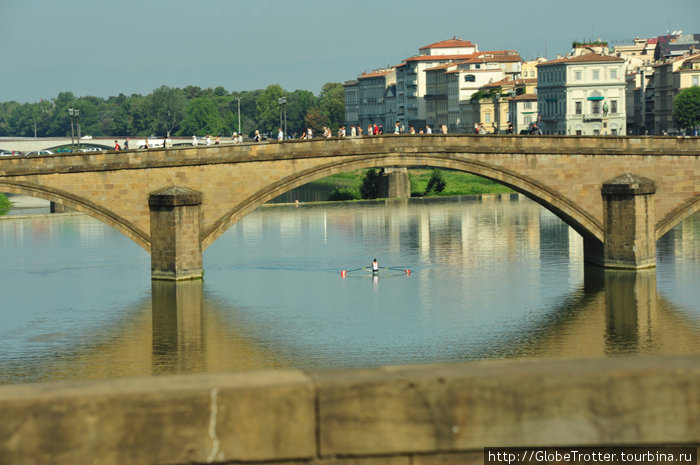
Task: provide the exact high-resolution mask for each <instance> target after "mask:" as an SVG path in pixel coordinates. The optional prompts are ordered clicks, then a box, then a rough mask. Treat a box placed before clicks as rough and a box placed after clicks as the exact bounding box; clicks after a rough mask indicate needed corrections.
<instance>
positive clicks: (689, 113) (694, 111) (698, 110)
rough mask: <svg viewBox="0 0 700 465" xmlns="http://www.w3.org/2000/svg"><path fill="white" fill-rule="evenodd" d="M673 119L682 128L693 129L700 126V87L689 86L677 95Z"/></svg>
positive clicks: (674, 101)
mask: <svg viewBox="0 0 700 465" xmlns="http://www.w3.org/2000/svg"><path fill="white" fill-rule="evenodd" d="M673 119H674V120H675V121H676V124H677V125H678V127H679V128H681V129H686V130H689V131H692V130H693V129H695V128H696V127H698V126H700V87H698V86H693V87H689V88H687V89H683V90H682V91H680V93H679V94H678V95H676V98H675V99H674V100H673Z"/></svg>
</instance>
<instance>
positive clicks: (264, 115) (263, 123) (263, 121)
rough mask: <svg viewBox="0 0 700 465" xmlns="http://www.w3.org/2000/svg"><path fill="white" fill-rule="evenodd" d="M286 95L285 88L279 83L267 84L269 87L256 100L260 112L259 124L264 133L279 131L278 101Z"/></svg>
mask: <svg viewBox="0 0 700 465" xmlns="http://www.w3.org/2000/svg"><path fill="white" fill-rule="evenodd" d="M283 95H284V89H282V87H281V86H279V85H277V84H273V85H270V86H267V89H265V91H264V92H263V93H262V94H260V96H259V97H258V98H257V99H256V100H255V109H256V110H257V112H258V125H259V126H260V127H259V128H258V129H260V131H261V132H263V133H270V132H273V131H274V132H277V131H276V129H277V128H279V126H280V104H279V102H278V101H277V99H279V98H280V97H282V96H283Z"/></svg>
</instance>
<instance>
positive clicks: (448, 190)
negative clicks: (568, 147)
mask: <svg viewBox="0 0 700 465" xmlns="http://www.w3.org/2000/svg"><path fill="white" fill-rule="evenodd" d="M437 171H438V172H439V173H440V174H441V175H442V177H443V179H444V180H445V189H444V190H443V191H442V192H440V193H437V194H434V193H433V194H431V195H430V196H429V197H452V196H458V195H477V194H507V193H513V192H514V191H513V190H512V189H510V188H508V187H506V186H504V185H503V184H499V183H497V182H495V181H491V180H490V179H486V178H482V177H480V176H477V175H474V174H469V173H465V172H463V171H453V170H445V169H439V170H437ZM365 172H366V170H355V171H349V172H346V173H340V174H334V175H332V176H328V177H327V178H323V179H319V180H318V181H313V182H311V183H309V184H307V186H318V187H326V188H327V187H332V188H336V189H347V190H350V191H352V192H355V193H356V194H357V198H360V197H361V196H360V186H361V185H362V180H363V178H364V176H365ZM432 173H433V170H432V169H426V168H411V169H409V170H408V175H409V179H410V181H411V196H412V197H421V196H423V194H424V193H425V191H426V188H427V186H428V181H429V180H430V177H431V175H432Z"/></svg>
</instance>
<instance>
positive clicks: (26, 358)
mask: <svg viewBox="0 0 700 465" xmlns="http://www.w3.org/2000/svg"><path fill="white" fill-rule="evenodd" d="M457 200H458V201H457ZM657 253H658V267H657V269H656V270H651V271H645V272H638V273H634V272H611V271H605V272H604V271H602V270H600V269H597V268H594V267H587V266H584V264H583V260H582V257H583V246H582V240H581V238H580V237H579V236H578V235H577V234H576V233H574V232H573V231H572V230H571V229H570V228H568V227H567V226H566V225H565V224H564V223H562V222H561V221H560V220H559V219H558V218H556V217H555V216H554V215H552V214H551V213H549V212H548V211H547V210H545V209H543V208H541V207H540V206H539V205H537V204H536V203H534V202H532V201H530V200H528V199H526V198H524V197H522V196H518V195H502V196H484V197H483V198H462V199H450V200H444V199H443V200H412V201H408V202H384V201H381V202H369V203H333V204H315V205H311V204H303V203H302V204H301V205H298V206H295V205H276V206H272V205H269V206H265V207H262V208H259V209H258V210H256V211H255V212H253V213H252V214H250V215H248V216H247V217H245V218H244V219H243V220H242V221H240V222H239V223H237V224H236V225H234V226H233V227H232V228H231V229H230V230H229V231H228V232H226V234H224V235H223V236H222V237H221V238H219V239H218V240H217V241H216V242H215V243H214V244H213V245H212V246H211V247H210V248H209V249H208V250H207V251H206V252H205V253H204V270H205V277H204V280H203V281H196V282H188V283H182V284H174V283H163V282H154V283H152V282H151V280H150V258H149V256H148V254H147V253H146V252H145V251H143V250H142V249H141V248H140V247H138V246H137V245H135V244H134V243H133V242H131V241H130V240H129V239H127V238H126V237H124V236H122V235H121V234H120V233H118V232H117V231H115V230H113V229H111V228H110V227H108V226H106V225H103V224H102V223H100V222H98V221H96V220H93V219H91V218H90V217H87V216H84V215H45V216H35V217H22V218H17V217H15V218H13V219H10V218H5V219H2V220H0V256H1V257H2V262H1V264H0V283H2V300H1V301H2V304H1V305H0V383H25V382H44V381H54V380H81V379H90V378H114V377H124V376H149V375H154V374H155V375H158V374H167V373H203V372H223V371H235V370H251V369H260V368H275V367H293V368H302V369H327V368H339V367H340V368H342V367H370V366H377V365H391V364H421V363H433V362H456V361H465V360H477V359H493V358H515V357H545V358H547V357H606V356H620V355H632V356H639V355H645V354H683V353H697V352H698V351H699V350H700V286H698V285H697V284H698V283H700V214H696V215H695V216H693V217H691V218H689V219H687V220H686V221H685V222H683V223H682V224H680V225H679V226H678V227H676V228H675V229H674V230H673V231H671V232H670V233H669V234H667V235H666V236H665V237H664V238H662V239H661V240H660V241H659V242H658V244H657ZM373 258H377V259H378V260H379V262H380V266H382V267H383V268H382V269H381V270H380V272H379V273H378V275H373V274H372V273H369V272H367V271H365V270H358V271H348V273H347V277H344V278H343V277H341V271H343V270H353V269H356V268H360V267H366V266H369V264H370V262H371V260H372V259H373ZM405 270H410V274H409V273H407V272H406V271H405Z"/></svg>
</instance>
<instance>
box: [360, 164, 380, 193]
mask: <svg viewBox="0 0 700 465" xmlns="http://www.w3.org/2000/svg"><path fill="white" fill-rule="evenodd" d="M380 177H381V173H380V172H379V171H377V170H375V169H374V168H370V169H368V170H367V172H366V173H365V176H364V177H363V178H362V185H361V186H360V194H361V195H362V198H363V199H378V198H379V178H380Z"/></svg>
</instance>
